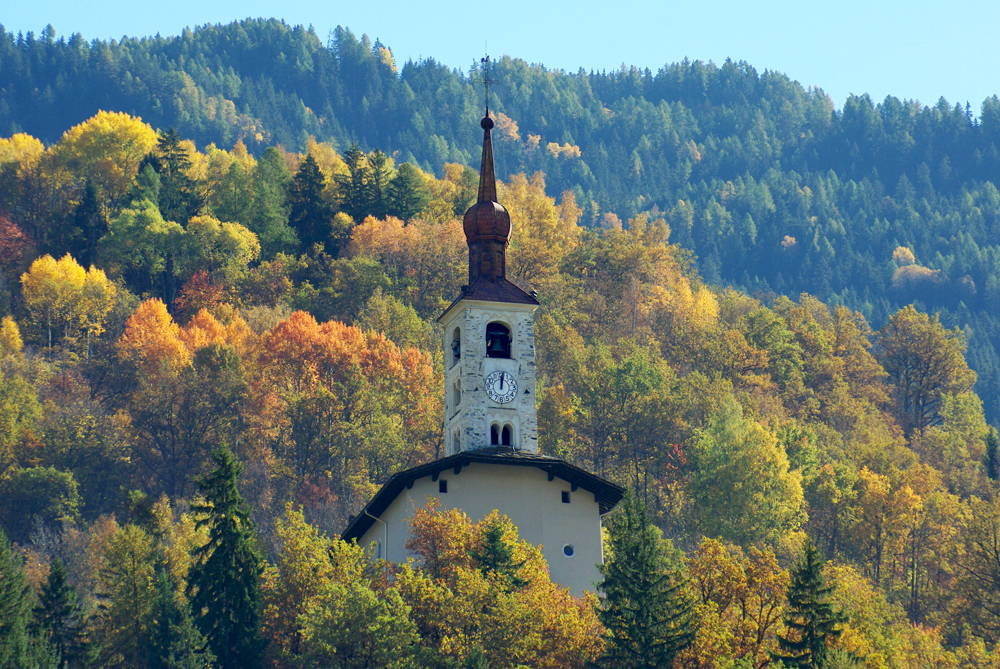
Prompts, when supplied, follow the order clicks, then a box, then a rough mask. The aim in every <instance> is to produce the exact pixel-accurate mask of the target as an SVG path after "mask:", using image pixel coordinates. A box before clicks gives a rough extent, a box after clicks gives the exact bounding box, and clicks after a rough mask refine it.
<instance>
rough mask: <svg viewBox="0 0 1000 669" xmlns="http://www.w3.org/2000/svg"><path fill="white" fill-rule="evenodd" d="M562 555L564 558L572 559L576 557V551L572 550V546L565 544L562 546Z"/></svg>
mask: <svg viewBox="0 0 1000 669" xmlns="http://www.w3.org/2000/svg"><path fill="white" fill-rule="evenodd" d="M563 555H565V556H566V557H573V556H574V555H576V549H575V548H573V544H566V545H565V546H563Z"/></svg>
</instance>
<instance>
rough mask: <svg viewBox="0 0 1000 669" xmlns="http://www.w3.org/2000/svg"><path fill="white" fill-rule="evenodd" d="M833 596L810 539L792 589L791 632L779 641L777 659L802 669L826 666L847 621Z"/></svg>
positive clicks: (788, 622)
mask: <svg viewBox="0 0 1000 669" xmlns="http://www.w3.org/2000/svg"><path fill="white" fill-rule="evenodd" d="M831 592H833V586H828V585H826V584H825V583H824V582H823V563H822V560H821V559H820V555H819V550H818V549H817V548H816V546H815V545H814V544H813V542H812V540H811V539H808V540H806V545H805V548H804V549H803V553H802V559H801V561H800V562H799V563H798V564H797V565H796V567H795V570H794V571H793V572H792V582H791V584H789V586H788V609H787V613H786V615H785V627H786V629H787V631H786V632H785V635H784V636H779V637H778V643H779V644H780V652H778V653H775V654H774V658H775V659H778V660H781V661H782V662H784V663H785V665H786V666H789V667H799V668H800V669H819V668H820V667H822V666H823V658H824V657H825V656H826V649H827V644H828V643H829V642H830V641H833V640H834V639H836V638H837V637H839V636H840V632H841V630H840V629H839V628H838V625H839V624H840V623H841V622H844V620H845V618H844V616H843V615H841V614H840V613H839V612H836V611H834V610H833V606H832V605H831V604H830V593H831Z"/></svg>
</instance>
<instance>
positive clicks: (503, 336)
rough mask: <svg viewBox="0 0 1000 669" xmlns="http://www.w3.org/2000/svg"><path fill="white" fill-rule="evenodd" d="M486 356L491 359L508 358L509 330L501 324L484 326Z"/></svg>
mask: <svg viewBox="0 0 1000 669" xmlns="http://www.w3.org/2000/svg"><path fill="white" fill-rule="evenodd" d="M486 355H487V356H489V357H491V358H509V357H510V330H509V329H508V328H507V326H506V325H504V324H503V323H490V324H489V325H487V326H486Z"/></svg>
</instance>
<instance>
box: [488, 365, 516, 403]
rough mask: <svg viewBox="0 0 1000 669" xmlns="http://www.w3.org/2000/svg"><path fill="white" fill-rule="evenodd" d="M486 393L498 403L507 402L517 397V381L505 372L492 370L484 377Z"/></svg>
mask: <svg viewBox="0 0 1000 669" xmlns="http://www.w3.org/2000/svg"><path fill="white" fill-rule="evenodd" d="M486 394H487V395H489V396H490V399H491V400H493V401H494V402H496V403H498V404H507V403H508V402H511V401H513V400H514V398H515V397H517V381H516V380H515V379H514V377H513V376H512V375H511V374H509V373H507V372H493V373H492V374H490V375H489V376H487V377H486Z"/></svg>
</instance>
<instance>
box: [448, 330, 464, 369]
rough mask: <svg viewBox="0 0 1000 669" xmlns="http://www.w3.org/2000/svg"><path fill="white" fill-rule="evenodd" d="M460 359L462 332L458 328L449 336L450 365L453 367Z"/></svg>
mask: <svg viewBox="0 0 1000 669" xmlns="http://www.w3.org/2000/svg"><path fill="white" fill-rule="evenodd" d="M461 359H462V330H461V329H460V328H455V332H453V333H452V335H451V365H449V366H450V367H454V366H455V363H457V362H458V361H459V360H461Z"/></svg>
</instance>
